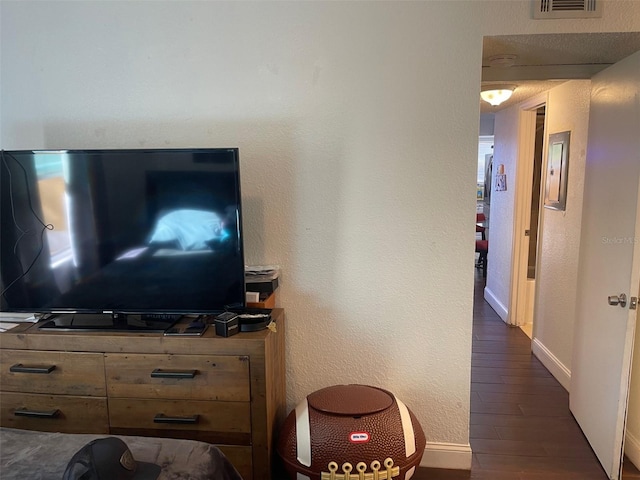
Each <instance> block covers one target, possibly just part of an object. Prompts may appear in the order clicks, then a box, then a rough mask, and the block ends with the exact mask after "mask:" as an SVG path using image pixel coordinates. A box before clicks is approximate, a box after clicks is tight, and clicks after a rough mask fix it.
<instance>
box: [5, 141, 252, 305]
mask: <svg viewBox="0 0 640 480" xmlns="http://www.w3.org/2000/svg"><path fill="white" fill-rule="evenodd" d="M0 186H1V189H0V207H1V210H0V224H1V232H0V288H1V290H2V295H1V297H0V311H5V312H42V313H52V312H80V313H87V314H88V313H110V314H111V313H114V314H115V313H123V314H155V315H156V316H160V315H163V314H167V315H169V314H174V315H175V314H210V313H218V312H221V311H223V310H224V309H225V308H226V307H242V306H244V304H245V303H244V302H245V284H244V256H243V244H242V221H241V201H240V198H241V197H240V174H239V157H238V149H236V148H224V149H169V150H73V151H72V150H69V151H4V152H2V165H1V168H0Z"/></svg>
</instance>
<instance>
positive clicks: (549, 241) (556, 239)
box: [533, 80, 591, 388]
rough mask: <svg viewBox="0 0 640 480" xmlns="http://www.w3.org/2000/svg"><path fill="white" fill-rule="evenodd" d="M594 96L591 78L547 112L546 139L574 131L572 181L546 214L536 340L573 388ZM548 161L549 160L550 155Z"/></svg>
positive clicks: (553, 101) (565, 91) (570, 86)
mask: <svg viewBox="0 0 640 480" xmlns="http://www.w3.org/2000/svg"><path fill="white" fill-rule="evenodd" d="M590 93H591V81H589V80H574V81H571V82H567V83H564V84H562V85H560V86H558V87H556V88H553V89H552V90H550V91H549V103H548V107H547V111H546V113H547V118H546V122H547V127H546V128H547V131H546V139H548V138H549V135H551V134H553V133H558V132H564V131H570V132H571V140H570V145H569V170H568V174H569V178H568V187H567V203H566V209H565V210H564V211H558V210H551V209H548V208H544V207H543V208H541V210H540V212H541V228H540V236H539V242H538V268H537V272H536V298H535V303H534V317H533V318H534V320H533V342H534V352H535V353H536V355H537V356H538V357H539V358H540V360H541V361H542V362H543V363H545V366H547V368H549V369H550V370H551V371H552V372H553V373H554V375H555V376H556V378H557V379H558V381H559V382H560V383H561V384H562V385H564V387H565V388H568V387H569V379H570V372H571V355H572V351H573V350H572V346H573V324H574V319H575V310H576V305H575V302H576V292H577V282H578V253H579V251H580V228H581V223H582V194H583V190H584V169H585V161H586V151H587V139H588V132H589V100H590ZM545 148H548V146H547V147H545ZM543 158H544V159H545V162H546V152H545V155H544V157H543ZM544 165H545V168H543V171H542V175H543V177H542V178H543V182H542V189H543V193H542V197H543V198H542V201H544V178H545V172H546V163H545V164H544Z"/></svg>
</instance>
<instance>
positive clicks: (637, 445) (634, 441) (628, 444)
mask: <svg viewBox="0 0 640 480" xmlns="http://www.w3.org/2000/svg"><path fill="white" fill-rule="evenodd" d="M624 453H625V454H626V455H627V457H629V460H631V463H633V464H634V465H635V466H636V468H637V469H638V470H640V440H639V439H638V438H637V437H636V436H634V435H633V434H632V433H631V432H629V429H627V433H626V437H625V441H624Z"/></svg>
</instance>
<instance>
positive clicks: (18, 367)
mask: <svg viewBox="0 0 640 480" xmlns="http://www.w3.org/2000/svg"><path fill="white" fill-rule="evenodd" d="M55 369H56V366H55V365H49V366H48V367H47V366H37V367H28V366H26V365H22V364H21V363H16V364H15V365H12V366H11V367H9V371H10V372H13V373H51V372H53V371H54V370H55Z"/></svg>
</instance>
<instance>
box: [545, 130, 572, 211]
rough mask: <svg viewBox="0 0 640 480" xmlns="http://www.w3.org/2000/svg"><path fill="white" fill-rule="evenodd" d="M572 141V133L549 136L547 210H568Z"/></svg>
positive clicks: (546, 177) (546, 185) (546, 178)
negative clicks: (570, 145)
mask: <svg viewBox="0 0 640 480" xmlns="http://www.w3.org/2000/svg"><path fill="white" fill-rule="evenodd" d="M570 139H571V132H570V131H567V132H559V133H552V134H551V135H549V154H548V156H547V171H546V174H545V188H544V206H545V208H549V209H552V210H562V211H564V210H566V207H567V183H568V182H567V177H568V173H569V141H570Z"/></svg>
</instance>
